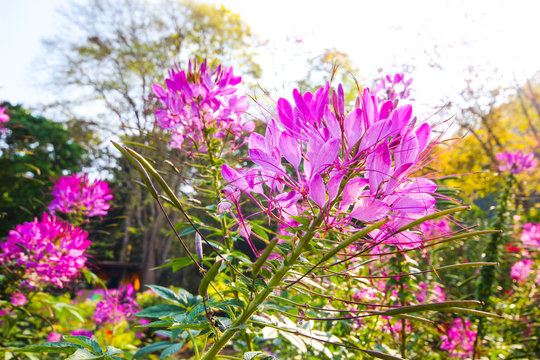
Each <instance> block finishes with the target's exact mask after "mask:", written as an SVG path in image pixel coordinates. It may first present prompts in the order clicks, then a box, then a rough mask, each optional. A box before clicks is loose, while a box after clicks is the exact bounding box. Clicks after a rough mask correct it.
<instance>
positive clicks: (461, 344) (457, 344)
mask: <svg viewBox="0 0 540 360" xmlns="http://www.w3.org/2000/svg"><path fill="white" fill-rule="evenodd" d="M475 339H476V331H473V330H471V322H470V321H469V320H466V321H465V322H464V321H463V320H461V319H460V318H457V319H454V321H453V322H452V325H450V328H449V329H448V333H447V334H446V335H443V336H441V340H442V343H441V347H440V348H441V350H445V351H448V352H449V353H450V357H451V358H462V359H470V357H471V356H472V353H473V350H474V340H475Z"/></svg>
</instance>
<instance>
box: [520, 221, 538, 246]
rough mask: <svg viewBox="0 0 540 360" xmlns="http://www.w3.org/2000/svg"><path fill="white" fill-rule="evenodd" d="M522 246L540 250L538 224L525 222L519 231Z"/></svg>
mask: <svg viewBox="0 0 540 360" xmlns="http://www.w3.org/2000/svg"><path fill="white" fill-rule="evenodd" d="M521 242H523V246H524V247H526V248H528V249H530V250H540V224H539V223H525V224H523V232H522V233H521Z"/></svg>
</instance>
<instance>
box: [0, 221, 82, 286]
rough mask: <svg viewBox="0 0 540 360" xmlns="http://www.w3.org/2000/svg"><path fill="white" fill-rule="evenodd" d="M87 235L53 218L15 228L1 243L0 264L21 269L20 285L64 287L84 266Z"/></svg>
mask: <svg viewBox="0 0 540 360" xmlns="http://www.w3.org/2000/svg"><path fill="white" fill-rule="evenodd" d="M87 237H88V234H87V233H86V232H85V231H83V230H82V229H80V228H78V227H74V226H73V225H71V224H69V223H67V222H65V221H62V220H60V219H58V218H57V217H55V216H54V215H48V214H46V213H44V214H43V216H42V218H41V220H38V219H37V218H36V219H34V221H33V222H27V223H24V224H22V225H17V227H16V228H15V230H11V231H10V232H9V235H8V237H7V241H6V242H4V243H2V244H0V248H1V249H2V253H0V263H2V264H3V265H5V266H16V267H22V268H24V272H25V274H24V280H23V282H22V284H21V285H23V286H26V287H29V288H36V287H38V286H39V285H41V284H45V285H46V284H53V285H56V286H58V287H63V286H64V285H65V284H66V283H68V282H69V281H71V280H72V279H73V278H74V277H75V276H76V275H77V274H78V270H79V269H81V268H82V267H84V265H85V263H86V255H85V250H86V248H87V247H88V246H89V245H90V241H89V240H87Z"/></svg>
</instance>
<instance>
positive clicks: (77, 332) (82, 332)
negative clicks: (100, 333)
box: [71, 329, 92, 338]
mask: <svg viewBox="0 0 540 360" xmlns="http://www.w3.org/2000/svg"><path fill="white" fill-rule="evenodd" d="M71 336H86V337H89V338H91V337H92V332H91V331H90V330H85V329H80V330H74V331H72V332H71Z"/></svg>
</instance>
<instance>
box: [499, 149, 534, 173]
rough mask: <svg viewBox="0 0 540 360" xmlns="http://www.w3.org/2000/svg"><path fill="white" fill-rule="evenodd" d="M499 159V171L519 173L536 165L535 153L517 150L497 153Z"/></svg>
mask: <svg viewBox="0 0 540 360" xmlns="http://www.w3.org/2000/svg"><path fill="white" fill-rule="evenodd" d="M496 157H497V160H498V161H499V171H503V172H504V171H509V172H511V173H512V174H519V173H522V172H523V171H526V170H528V169H532V168H534V167H535V166H536V159H535V158H534V154H533V153H528V154H526V153H524V152H521V151H516V152H514V153H511V152H508V151H504V152H501V153H498V154H497V155H496Z"/></svg>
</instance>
